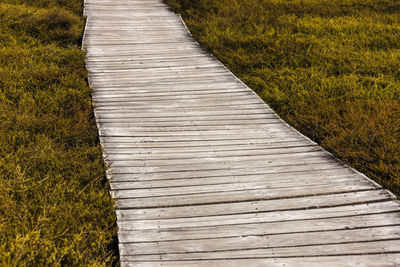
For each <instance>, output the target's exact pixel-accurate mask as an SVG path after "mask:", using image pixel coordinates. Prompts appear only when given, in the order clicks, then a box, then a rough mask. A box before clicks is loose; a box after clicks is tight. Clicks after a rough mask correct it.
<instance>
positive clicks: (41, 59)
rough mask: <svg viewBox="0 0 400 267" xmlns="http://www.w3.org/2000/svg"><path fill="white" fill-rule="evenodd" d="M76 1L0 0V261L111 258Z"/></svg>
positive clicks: (92, 262)
mask: <svg viewBox="0 0 400 267" xmlns="http://www.w3.org/2000/svg"><path fill="white" fill-rule="evenodd" d="M82 6H83V4H82V1H81V0H35V1H32V0H2V1H0V25H1V26H0V110H1V112H0V265H1V266H53V265H73V266H82V265H87V266H96V265H111V264H113V263H115V262H116V261H117V256H116V253H117V252H116V251H117V250H116V245H115V240H116V239H115V238H116V226H115V214H114V210H113V202H112V200H111V198H110V196H109V193H108V184H107V182H106V179H105V168H104V165H103V161H102V156H101V147H100V145H99V141H98V135H97V129H96V125H95V122H94V119H93V113H92V103H91V98H90V89H89V87H88V85H87V72H86V69H85V63H84V60H85V53H84V52H83V51H82V50H81V49H80V42H81V38H82V33H83V28H84V19H83V17H82Z"/></svg>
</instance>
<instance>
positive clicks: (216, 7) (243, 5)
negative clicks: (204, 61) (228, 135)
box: [168, 0, 400, 196]
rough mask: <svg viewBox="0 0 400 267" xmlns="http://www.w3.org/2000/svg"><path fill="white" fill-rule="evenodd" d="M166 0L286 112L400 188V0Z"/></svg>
mask: <svg viewBox="0 0 400 267" xmlns="http://www.w3.org/2000/svg"><path fill="white" fill-rule="evenodd" d="M168 3H169V4H170V5H171V7H172V8H174V9H175V10H176V11H177V12H180V13H181V14H182V16H183V18H184V20H185V21H186V23H187V25H188V27H189V29H190V30H191V32H192V33H193V35H194V37H195V38H196V39H198V40H199V42H200V43H201V44H202V45H203V46H204V47H206V48H207V49H208V50H210V51H211V52H212V53H213V54H215V55H216V56H217V58H218V59H220V60H221V61H222V62H223V63H224V64H225V65H226V66H227V67H228V68H229V69H231V70H232V71H233V72H234V73H235V74H236V75H237V76H239V77H240V78H241V79H242V80H243V81H244V82H245V83H246V84H247V85H249V86H250V87H251V88H252V89H253V90H255V91H256V92H257V93H258V94H259V95H260V96H261V97H262V98H263V99H264V100H265V101H266V102H267V103H268V104H269V105H270V106H271V107H272V108H273V109H274V110H275V111H276V112H277V113H278V114H279V115H280V116H281V117H282V118H283V119H285V120H286V121H287V122H289V123H290V124H291V125H293V126H295V127H296V128H297V129H299V130H300V131H301V132H302V133H304V134H306V135H307V136H309V137H311V138H312V139H314V140H316V141H317V142H319V143H320V144H321V145H322V146H323V147H324V148H326V149H328V150H329V151H331V152H333V153H334V154H335V155H337V156H338V157H339V158H341V159H342V160H343V161H345V162H346V163H348V164H350V165H351V166H353V167H355V168H356V169H358V170H359V171H361V172H363V173H365V174H367V175H368V176H369V177H371V178H373V179H374V180H376V181H377V182H379V183H380V184H382V185H383V186H385V187H386V188H388V189H390V190H392V191H393V192H394V193H395V194H396V195H397V196H400V1H397V0H339V1H330V0H329V1H328V0H291V1H288V0H168Z"/></svg>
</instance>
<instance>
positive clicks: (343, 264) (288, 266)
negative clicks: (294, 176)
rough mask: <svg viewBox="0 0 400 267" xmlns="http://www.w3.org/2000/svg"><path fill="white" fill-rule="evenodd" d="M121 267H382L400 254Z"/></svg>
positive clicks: (125, 260)
mask: <svg viewBox="0 0 400 267" xmlns="http://www.w3.org/2000/svg"><path fill="white" fill-rule="evenodd" d="M121 260H122V261H121V266H126V267H131V266H132V267H133V266H135V267H161V266H163V267H182V266H185V267H188V266H197V267H210V266H224V267H237V266H269V267H282V266H285V267H299V266H307V267H321V266H332V267H350V266H351V267H352V266H363V267H382V266H398V265H400V253H391V254H382V253H375V254H371V255H345V256H321V257H291V258H277V257H274V258H270V259H265V258H264V259H263V258H261V259H238V260H232V259H225V260H201V261H198V260H197V261H183V260H180V261H161V260H160V259H158V260H154V261H136V260H135V259H134V258H130V257H126V256H123V257H122V258H121Z"/></svg>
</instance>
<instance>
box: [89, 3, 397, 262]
mask: <svg viewBox="0 0 400 267" xmlns="http://www.w3.org/2000/svg"><path fill="white" fill-rule="evenodd" d="M85 7H86V8H85V12H86V15H87V16H88V21H87V27H86V32H85V37H84V45H85V46H86V48H87V52H88V54H87V66H88V69H89V78H90V84H91V87H92V89H93V100H94V103H95V105H96V106H95V115H96V119H97V123H98V126H99V130H100V138H101V143H102V145H103V147H104V157H105V160H106V162H107V163H109V164H110V169H109V178H110V180H111V193H112V195H113V197H114V198H115V200H116V204H117V211H116V212H117V215H118V226H119V242H120V244H119V249H120V254H121V264H122V265H123V266H139V267H140V266H221V267H222V266H224V267H225V266H399V265H400V206H399V203H398V202H397V201H396V200H395V199H394V198H393V196H392V195H391V194H390V193H389V192H387V191H385V190H383V189H382V188H381V187H380V186H379V185H377V184H376V183H374V182H372V181H371V180H369V179H368V178H366V177H365V176H364V175H362V174H360V173H357V172H355V171H354V170H352V169H351V168H349V167H347V166H346V165H344V164H343V163H341V162H339V161H338V160H336V159H335V158H333V157H332V156H331V155H330V154H329V153H327V152H326V151H324V150H322V149H321V148H320V147H318V146H317V145H316V144H315V143H313V142H312V141H311V140H309V139H307V138H306V137H304V136H302V135H301V134H299V133H298V132H297V131H295V130H294V129H293V128H291V127H289V126H288V125H287V124H286V123H285V122H284V121H282V120H281V119H280V118H279V117H278V116H277V115H276V114H275V113H274V112H273V111H272V110H271V109H270V108H269V107H268V106H267V105H266V104H264V103H263V101H262V100H261V99H260V98H259V97H258V96H257V95H256V94H255V93H253V91H252V90H250V89H249V88H247V87H246V86H245V85H244V84H243V83H242V82H241V81H239V80H238V79H237V78H235V77H234V76H233V75H232V74H231V73H230V72H229V71H228V70H227V69H225V68H224V66H223V65H221V63H219V62H218V61H217V60H216V59H215V58H213V57H212V56H210V55H209V54H208V53H206V52H205V51H204V50H203V49H201V48H200V47H199V45H198V44H197V43H196V42H195V41H194V40H193V39H192V38H191V37H190V34H189V32H188V31H187V29H186V28H185V26H184V24H183V23H182V21H181V20H180V18H179V17H178V16H177V15H175V14H174V13H173V12H171V11H170V10H169V9H168V8H167V6H166V5H165V4H164V3H163V1H161V0H87V1H86V5H85Z"/></svg>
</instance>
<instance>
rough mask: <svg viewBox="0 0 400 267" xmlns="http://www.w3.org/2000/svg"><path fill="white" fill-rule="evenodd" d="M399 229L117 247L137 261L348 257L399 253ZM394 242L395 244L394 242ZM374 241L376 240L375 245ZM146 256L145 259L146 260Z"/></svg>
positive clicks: (358, 230)
mask: <svg viewBox="0 0 400 267" xmlns="http://www.w3.org/2000/svg"><path fill="white" fill-rule="evenodd" d="M399 229H400V226H385V227H376V228H366V229H352V230H337V231H322V232H306V233H293V234H280V235H268V236H266V235H265V236H246V237H228V238H213V239H207V240H204V239H199V240H196V243H195V244H194V242H193V241H192V240H183V241H163V242H157V243H147V242H142V243H120V245H119V247H120V252H121V255H124V256H125V255H132V256H133V255H137V257H136V258H137V259H138V260H158V259H160V256H161V255H160V254H162V256H161V258H162V259H164V260H195V259H229V258H259V257H264V258H275V257H296V256H320V255H347V254H349V253H354V254H362V253H385V252H386V253H390V252H397V253H398V252H400V239H399V237H400V231H399ZM393 239H397V240H393ZM374 240H376V241H375V242H374ZM146 255H148V256H146Z"/></svg>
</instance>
